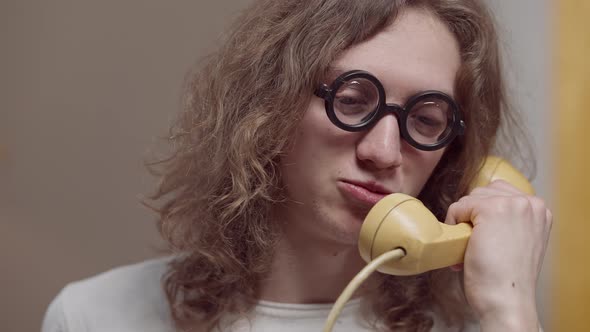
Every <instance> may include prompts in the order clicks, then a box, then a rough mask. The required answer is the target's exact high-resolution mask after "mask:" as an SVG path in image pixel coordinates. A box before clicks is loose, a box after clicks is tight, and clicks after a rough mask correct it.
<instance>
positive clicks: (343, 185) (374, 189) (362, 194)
mask: <svg viewBox="0 0 590 332" xmlns="http://www.w3.org/2000/svg"><path fill="white" fill-rule="evenodd" d="M338 188H339V189H340V191H342V192H343V194H344V195H345V196H346V197H347V198H349V199H352V200H354V201H356V202H359V203H361V204H362V205H365V206H373V205H375V204H376V203H377V202H378V201H380V200H381V199H383V198H384V197H385V196H387V195H389V194H391V193H392V192H391V191H389V190H387V189H385V188H384V187H383V186H381V185H379V184H377V183H374V182H358V181H350V180H340V181H338Z"/></svg>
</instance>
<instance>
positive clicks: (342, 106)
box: [315, 70, 465, 151]
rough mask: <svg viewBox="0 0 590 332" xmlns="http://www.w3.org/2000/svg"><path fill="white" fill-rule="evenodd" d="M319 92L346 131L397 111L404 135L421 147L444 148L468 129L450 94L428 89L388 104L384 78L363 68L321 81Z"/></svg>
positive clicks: (332, 118) (365, 126)
mask: <svg viewBox="0 0 590 332" xmlns="http://www.w3.org/2000/svg"><path fill="white" fill-rule="evenodd" d="M315 94H316V96H318V97H320V98H322V99H324V100H325V105H326V113H327V114H328V118H329V119H330V121H332V123H333V124H334V125H336V126H337V127H338V128H341V129H343V130H346V131H352V132H356V131H363V130H367V129H369V128H370V127H372V126H374V125H375V124H376V123H377V121H379V119H381V118H382V117H383V116H385V115H386V114H388V113H393V114H394V115H395V116H396V117H397V121H398V123H399V128H400V133H401V135H402V137H403V139H405V140H406V141H407V142H408V143H409V144H410V145H411V146H413V147H415V148H416V149H419V150H424V151H433V150H438V149H441V148H443V147H445V146H447V145H448V144H449V143H450V142H451V141H452V140H453V139H454V138H455V137H456V136H457V135H462V134H463V132H464V131H465V122H463V120H462V119H461V112H459V107H458V106H457V104H456V103H455V101H454V100H453V98H451V97H450V96H449V95H447V94H445V93H443V92H440V91H424V92H421V93H419V94H417V95H414V96H412V97H410V98H409V99H408V101H407V102H406V103H405V105H403V106H400V105H397V104H387V103H386V102H385V90H384V89H383V85H382V84H381V82H379V80H378V79H377V78H376V77H375V76H373V75H371V74H370V73H368V72H366V71H362V70H353V71H348V72H345V73H344V74H342V75H340V76H338V78H336V79H335V80H334V82H332V84H331V85H330V86H328V85H326V84H322V85H320V87H319V88H318V89H317V90H316V91H315Z"/></svg>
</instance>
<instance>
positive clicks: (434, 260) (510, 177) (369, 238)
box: [359, 157, 534, 275]
mask: <svg viewBox="0 0 590 332" xmlns="http://www.w3.org/2000/svg"><path fill="white" fill-rule="evenodd" d="M498 179H501V180H505V181H507V182H509V183H511V184H512V185H514V186H515V187H516V188H518V189H520V190H521V191H523V192H526V193H529V194H533V193H534V190H533V188H532V186H531V184H530V183H529V182H528V180H527V179H526V178H525V177H524V175H522V174H521V173H520V172H519V171H517V170H516V169H515V168H514V167H512V166H511V165H510V164H509V163H508V162H506V161H505V160H503V159H501V158H498V157H488V158H487V159H486V161H485V164H484V166H483V168H482V170H481V171H480V173H479V176H478V178H477V179H476V180H475V181H474V183H473V188H474V187H478V186H484V185H486V184H488V183H490V182H491V181H494V180H498ZM471 230H472V227H471V225H470V224H469V223H460V224H457V225H447V224H444V223H441V222H439V221H438V220H437V219H436V217H435V216H434V215H433V214H432V213H431V212H430V211H429V210H428V209H427V208H426V207H425V206H424V205H423V204H422V202H420V201H419V200H418V199H416V198H414V197H411V196H408V195H404V194H392V195H389V196H387V197H385V198H383V199H382V200H380V201H379V202H378V203H377V204H376V205H375V206H374V207H373V208H372V209H371V211H369V214H368V215H367V217H366V218H365V221H364V223H363V225H362V228H361V232H360V237H359V251H360V254H361V256H362V257H363V259H364V260H365V261H366V262H371V261H372V260H374V259H375V258H376V257H378V256H380V255H381V254H383V253H386V252H388V251H391V250H393V249H395V248H401V249H403V250H404V252H405V256H404V257H403V258H401V259H397V260H389V261H388V262H386V263H384V264H382V265H381V266H380V267H379V268H378V269H377V270H378V271H380V272H382V273H387V274H393V275H414V274H418V273H422V272H426V271H430V270H434V269H438V268H442V267H446V266H451V265H454V264H459V263H462V262H463V258H464V255H465V249H466V247H467V242H468V240H469V237H470V235H471Z"/></svg>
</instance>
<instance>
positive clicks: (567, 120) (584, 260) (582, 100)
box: [551, 0, 590, 332]
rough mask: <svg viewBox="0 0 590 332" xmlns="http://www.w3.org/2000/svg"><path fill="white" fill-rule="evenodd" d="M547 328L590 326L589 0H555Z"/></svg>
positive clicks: (582, 328)
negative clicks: (550, 309)
mask: <svg viewBox="0 0 590 332" xmlns="http://www.w3.org/2000/svg"><path fill="white" fill-rule="evenodd" d="M553 6H554V9H556V11H555V15H554V16H553V18H552V19H554V20H555V23H556V28H557V33H556V34H555V35H554V36H555V37H554V38H555V40H554V45H555V53H554V55H555V60H556V61H555V66H554V70H555V71H554V75H555V78H556V80H555V81H554V82H555V85H554V86H553V91H555V94H554V95H553V97H554V102H553V108H552V110H551V114H552V121H553V123H555V124H556V127H555V128H556V133H557V137H556V143H555V145H554V150H553V152H554V154H553V155H554V156H555V157H554V158H555V164H554V170H555V174H554V177H553V178H554V181H555V183H554V188H555V189H556V192H555V202H556V204H557V205H556V210H555V213H556V216H555V221H556V223H555V229H554V233H553V236H554V240H556V241H555V244H556V250H555V254H554V255H553V267H554V273H553V275H554V277H553V281H554V284H553V294H554V298H553V300H554V301H553V303H552V304H551V305H552V307H553V315H552V318H551V320H552V322H553V323H552V328H551V331H568V332H569V331H590V1H588V0H555V1H554V2H553Z"/></svg>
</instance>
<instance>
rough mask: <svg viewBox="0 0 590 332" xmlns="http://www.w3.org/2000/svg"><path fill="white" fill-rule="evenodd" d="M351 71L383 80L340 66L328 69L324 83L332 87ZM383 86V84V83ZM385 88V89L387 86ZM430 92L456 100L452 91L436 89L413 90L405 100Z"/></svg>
mask: <svg viewBox="0 0 590 332" xmlns="http://www.w3.org/2000/svg"><path fill="white" fill-rule="evenodd" d="M351 70H364V71H367V72H368V73H370V74H371V75H373V76H375V77H376V78H377V79H378V80H379V82H381V80H380V79H379V76H377V75H375V74H373V73H372V72H370V71H368V70H365V69H360V68H355V69H345V68H343V67H339V66H329V67H328V70H327V73H326V77H327V82H324V83H325V84H328V85H330V84H332V82H334V80H335V79H336V78H337V77H338V76H340V75H342V74H344V73H346V72H349V71H351ZM381 84H383V83H381ZM383 88H385V86H384V87H383ZM430 90H435V91H440V92H443V93H445V94H447V95H449V96H451V98H453V99H455V94H454V93H453V92H452V91H448V90H447V89H435V88H427V89H419V90H416V89H412V90H410V91H408V93H407V95H405V96H403V97H404V99H407V98H408V97H410V96H413V95H416V94H419V93H421V92H424V91H430Z"/></svg>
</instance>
